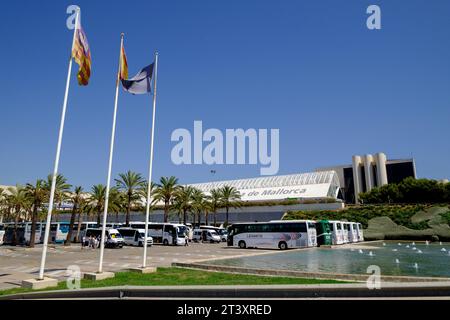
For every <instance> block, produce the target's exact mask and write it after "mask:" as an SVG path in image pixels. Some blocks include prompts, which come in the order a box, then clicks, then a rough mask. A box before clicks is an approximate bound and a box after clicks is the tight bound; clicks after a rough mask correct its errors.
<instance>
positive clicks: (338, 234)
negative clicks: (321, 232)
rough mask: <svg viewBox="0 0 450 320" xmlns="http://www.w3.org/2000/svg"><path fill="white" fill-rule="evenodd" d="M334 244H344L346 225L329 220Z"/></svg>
mask: <svg viewBox="0 0 450 320" xmlns="http://www.w3.org/2000/svg"><path fill="white" fill-rule="evenodd" d="M328 222H329V223H330V231H331V235H332V241H333V244H343V243H344V224H343V223H342V222H341V221H337V220H329V221H328Z"/></svg>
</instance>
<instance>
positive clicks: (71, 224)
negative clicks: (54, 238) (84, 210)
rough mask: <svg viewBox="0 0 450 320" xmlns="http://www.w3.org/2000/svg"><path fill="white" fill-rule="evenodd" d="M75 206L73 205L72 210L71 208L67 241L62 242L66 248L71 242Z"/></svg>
mask: <svg viewBox="0 0 450 320" xmlns="http://www.w3.org/2000/svg"><path fill="white" fill-rule="evenodd" d="M77 210H78V208H77V204H76V203H74V205H73V208H72V214H71V216H70V223H69V232H68V233H67V239H66V241H65V242H64V245H66V246H70V243H71V242H72V240H71V239H72V232H73V225H74V224H75V216H76V214H77Z"/></svg>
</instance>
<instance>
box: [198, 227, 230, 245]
mask: <svg viewBox="0 0 450 320" xmlns="http://www.w3.org/2000/svg"><path fill="white" fill-rule="evenodd" d="M200 229H204V230H205V229H208V230H214V231H215V232H217V234H218V235H219V236H220V239H221V240H222V242H227V240H228V231H227V229H225V228H218V227H213V226H200Z"/></svg>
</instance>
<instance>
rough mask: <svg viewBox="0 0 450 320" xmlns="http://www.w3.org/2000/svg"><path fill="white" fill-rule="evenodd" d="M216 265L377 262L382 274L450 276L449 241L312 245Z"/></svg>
mask: <svg viewBox="0 0 450 320" xmlns="http://www.w3.org/2000/svg"><path fill="white" fill-rule="evenodd" d="M206 263H208V264H214V265H224V266H236V267H248V268H259V269H279V270H280V269H283V270H294V271H308V272H333V273H346V274H349V273H352V274H366V271H367V267H368V266H370V265H377V266H379V267H380V268H381V274H382V275H393V276H420V277H450V243H442V244H439V243H430V244H428V245H427V244H425V243H414V242H400V243H399V242H390V241H385V242H374V243H365V244H353V245H345V246H343V247H337V248H312V249H305V250H295V251H294V250H293V251H288V252H275V251H274V253H273V254H264V255H257V256H248V257H241V258H233V259H224V260H215V261H214V260H213V261H209V262H206Z"/></svg>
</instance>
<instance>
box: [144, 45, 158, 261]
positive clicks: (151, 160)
mask: <svg viewBox="0 0 450 320" xmlns="http://www.w3.org/2000/svg"><path fill="white" fill-rule="evenodd" d="M157 78H158V52H155V75H154V79H153V117H152V130H151V131H152V132H151V139H150V140H151V141H150V164H149V168H148V190H147V208H146V211H145V236H144V257H143V260H142V268H145V267H146V266H147V238H148V220H149V217H150V205H151V189H152V170H153V145H154V140H155V117H156V81H157Z"/></svg>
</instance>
